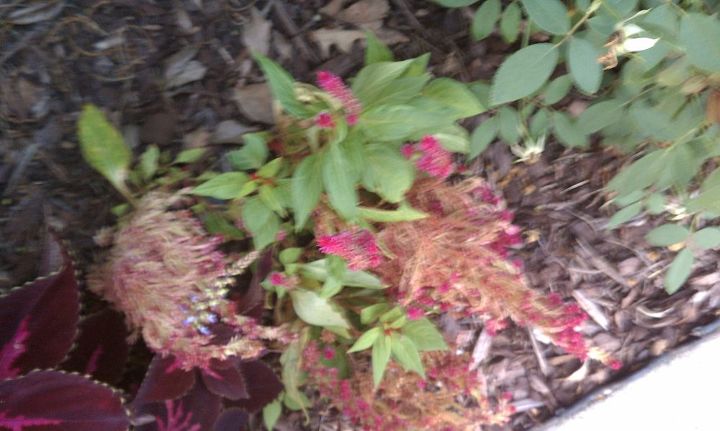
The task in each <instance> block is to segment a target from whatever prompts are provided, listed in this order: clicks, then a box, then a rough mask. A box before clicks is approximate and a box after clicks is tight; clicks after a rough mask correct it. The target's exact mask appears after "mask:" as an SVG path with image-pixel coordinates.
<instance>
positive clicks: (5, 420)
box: [0, 371, 129, 431]
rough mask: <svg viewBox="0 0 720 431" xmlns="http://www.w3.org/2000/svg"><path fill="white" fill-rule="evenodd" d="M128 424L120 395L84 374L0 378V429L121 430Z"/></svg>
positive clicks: (49, 372) (39, 373) (52, 372)
mask: <svg viewBox="0 0 720 431" xmlns="http://www.w3.org/2000/svg"><path fill="white" fill-rule="evenodd" d="M128 426H129V421H128V418H127V415H126V414H125V408H124V407H123V404H122V399H121V398H120V396H119V395H117V394H116V393H114V392H113V391H112V389H109V388H107V387H105V386H102V385H100V384H98V383H95V382H93V381H91V380H88V379H86V378H85V377H82V376H79V375H76V374H66V373H63V372H60V371H35V372H32V373H30V374H28V375H26V376H23V377H19V378H16V379H9V380H5V381H2V382H0V429H9V430H10V431H26V429H27V431H30V430H31V429H32V430H40V429H42V430H47V431H97V430H103V431H124V430H127V429H128ZM37 427H40V428H37Z"/></svg>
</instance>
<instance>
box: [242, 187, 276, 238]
mask: <svg viewBox="0 0 720 431" xmlns="http://www.w3.org/2000/svg"><path fill="white" fill-rule="evenodd" d="M242 221H243V224H244V225H245V227H246V228H247V230H248V231H250V233H251V234H252V236H253V244H254V245H255V249H257V250H261V249H263V248H265V246H267V245H268V244H271V243H273V242H275V238H276V237H277V233H278V231H280V219H279V218H278V216H277V215H275V213H274V212H272V210H271V209H270V208H268V207H267V206H266V205H265V204H264V203H263V202H262V201H261V200H260V198H258V197H251V198H248V199H247V200H246V201H245V203H244V204H243V207H242Z"/></svg>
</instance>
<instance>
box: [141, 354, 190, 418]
mask: <svg viewBox="0 0 720 431" xmlns="http://www.w3.org/2000/svg"><path fill="white" fill-rule="evenodd" d="M194 384H195V370H190V371H188V370H183V369H182V368H180V366H179V363H178V361H177V360H176V359H175V357H174V356H172V355H168V356H165V357H162V356H160V355H155V357H154V358H153V360H152V362H151V363H150V367H149V368H148V371H147V373H146V374H145V378H144V379H143V382H142V385H140V389H139V390H138V393H137V396H136V397H135V400H133V405H135V406H137V407H139V406H142V405H144V404H147V403H152V402H157V401H165V400H174V399H176V398H180V397H182V396H184V395H185V394H187V392H188V391H189V390H190V389H191V388H192V387H193V385H194Z"/></svg>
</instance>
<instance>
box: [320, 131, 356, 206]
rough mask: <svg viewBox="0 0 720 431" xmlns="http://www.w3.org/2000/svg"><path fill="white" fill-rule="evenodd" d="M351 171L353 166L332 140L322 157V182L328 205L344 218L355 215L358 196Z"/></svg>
mask: <svg viewBox="0 0 720 431" xmlns="http://www.w3.org/2000/svg"><path fill="white" fill-rule="evenodd" d="M352 172H353V168H352V166H351V164H350V162H349V161H348V160H347V158H346V156H345V153H344V152H343V150H342V149H341V148H340V144H339V143H337V142H332V143H331V144H330V148H328V150H327V154H325V157H324V158H323V164H322V175H323V184H324V186H325V190H326V191H327V194H328V198H329V199H330V205H332V207H333V208H334V209H335V210H336V211H337V212H338V214H340V215H341V216H342V217H343V218H344V219H345V220H354V219H355V218H356V217H357V205H358V196H357V191H356V190H355V178H354V176H353V175H352Z"/></svg>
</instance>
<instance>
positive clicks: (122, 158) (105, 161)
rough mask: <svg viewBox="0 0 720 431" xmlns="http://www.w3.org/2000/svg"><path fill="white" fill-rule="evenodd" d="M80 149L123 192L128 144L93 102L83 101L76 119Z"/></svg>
mask: <svg viewBox="0 0 720 431" xmlns="http://www.w3.org/2000/svg"><path fill="white" fill-rule="evenodd" d="M78 138H79V140H80V151H81V152H82V156H83V158H84V159H85V161H86V162H87V163H88V164H89V165H90V166H92V167H93V169H95V170H96V171H98V172H99V173H100V174H102V175H103V176H104V177H105V178H106V179H107V180H108V181H110V183H111V184H112V185H113V186H115V188H116V189H118V190H119V191H121V192H123V193H126V191H127V187H126V186H125V180H126V179H127V175H128V169H129V168H130V162H131V161H132V153H131V151H130V148H129V147H128V146H127V145H126V144H125V141H124V140H123V137H122V135H121V134H120V132H119V131H118V130H117V129H116V128H115V126H113V125H112V123H110V121H108V119H107V118H106V117H105V114H104V113H103V112H102V111H101V110H100V109H99V108H98V107H97V106H95V105H84V106H83V110H82V113H81V114H80V118H79V120H78Z"/></svg>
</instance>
